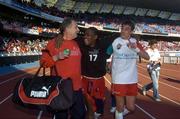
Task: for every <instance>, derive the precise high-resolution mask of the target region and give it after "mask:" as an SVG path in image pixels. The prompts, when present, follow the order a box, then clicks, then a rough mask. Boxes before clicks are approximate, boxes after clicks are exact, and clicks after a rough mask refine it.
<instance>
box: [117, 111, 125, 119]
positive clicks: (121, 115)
mask: <svg viewBox="0 0 180 119" xmlns="http://www.w3.org/2000/svg"><path fill="white" fill-rule="evenodd" d="M115 119H123V113H122V112H118V111H117V110H116V112H115Z"/></svg>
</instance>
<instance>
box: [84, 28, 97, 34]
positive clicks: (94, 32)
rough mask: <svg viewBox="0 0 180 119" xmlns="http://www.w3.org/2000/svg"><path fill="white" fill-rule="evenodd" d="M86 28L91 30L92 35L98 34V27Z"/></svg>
mask: <svg viewBox="0 0 180 119" xmlns="http://www.w3.org/2000/svg"><path fill="white" fill-rule="evenodd" d="M86 30H91V31H92V32H93V34H94V35H98V29H97V28H95V27H89V28H88V29H86Z"/></svg>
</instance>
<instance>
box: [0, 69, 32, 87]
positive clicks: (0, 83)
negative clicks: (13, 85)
mask: <svg viewBox="0 0 180 119" xmlns="http://www.w3.org/2000/svg"><path fill="white" fill-rule="evenodd" d="M34 70H35V69H34ZM34 70H32V71H30V72H27V73H23V74H21V75H17V76H15V77H12V78H10V79H8V80H5V81H2V82H0V85H2V84H4V83H6V82H9V81H11V80H14V79H16V78H19V77H22V76H25V75H28V74H29V73H32V72H33V71H34Z"/></svg>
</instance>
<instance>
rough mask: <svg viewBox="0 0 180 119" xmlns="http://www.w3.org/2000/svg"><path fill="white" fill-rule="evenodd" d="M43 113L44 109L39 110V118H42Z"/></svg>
mask: <svg viewBox="0 0 180 119" xmlns="http://www.w3.org/2000/svg"><path fill="white" fill-rule="evenodd" d="M42 114H43V111H42V110H41V111H39V114H38V116H37V119H41V116H42Z"/></svg>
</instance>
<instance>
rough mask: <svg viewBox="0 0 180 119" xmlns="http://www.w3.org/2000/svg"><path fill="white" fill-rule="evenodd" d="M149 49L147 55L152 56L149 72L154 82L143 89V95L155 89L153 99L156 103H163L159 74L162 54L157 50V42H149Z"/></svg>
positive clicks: (148, 67) (148, 66)
mask: <svg viewBox="0 0 180 119" xmlns="http://www.w3.org/2000/svg"><path fill="white" fill-rule="evenodd" d="M149 46H150V47H149V48H148V49H147V53H148V54H149V56H150V60H149V63H148V65H147V71H148V73H149V76H150V78H151V80H152V82H151V83H149V84H146V85H145V86H143V87H142V93H143V95H146V91H148V90H150V89H151V88H153V97H154V99H155V101H161V100H160V96H159V91H158V88H159V85H158V81H159V74H160V66H161V57H160V53H159V51H158V49H157V42H156V41H155V40H151V41H150V42H149Z"/></svg>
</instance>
